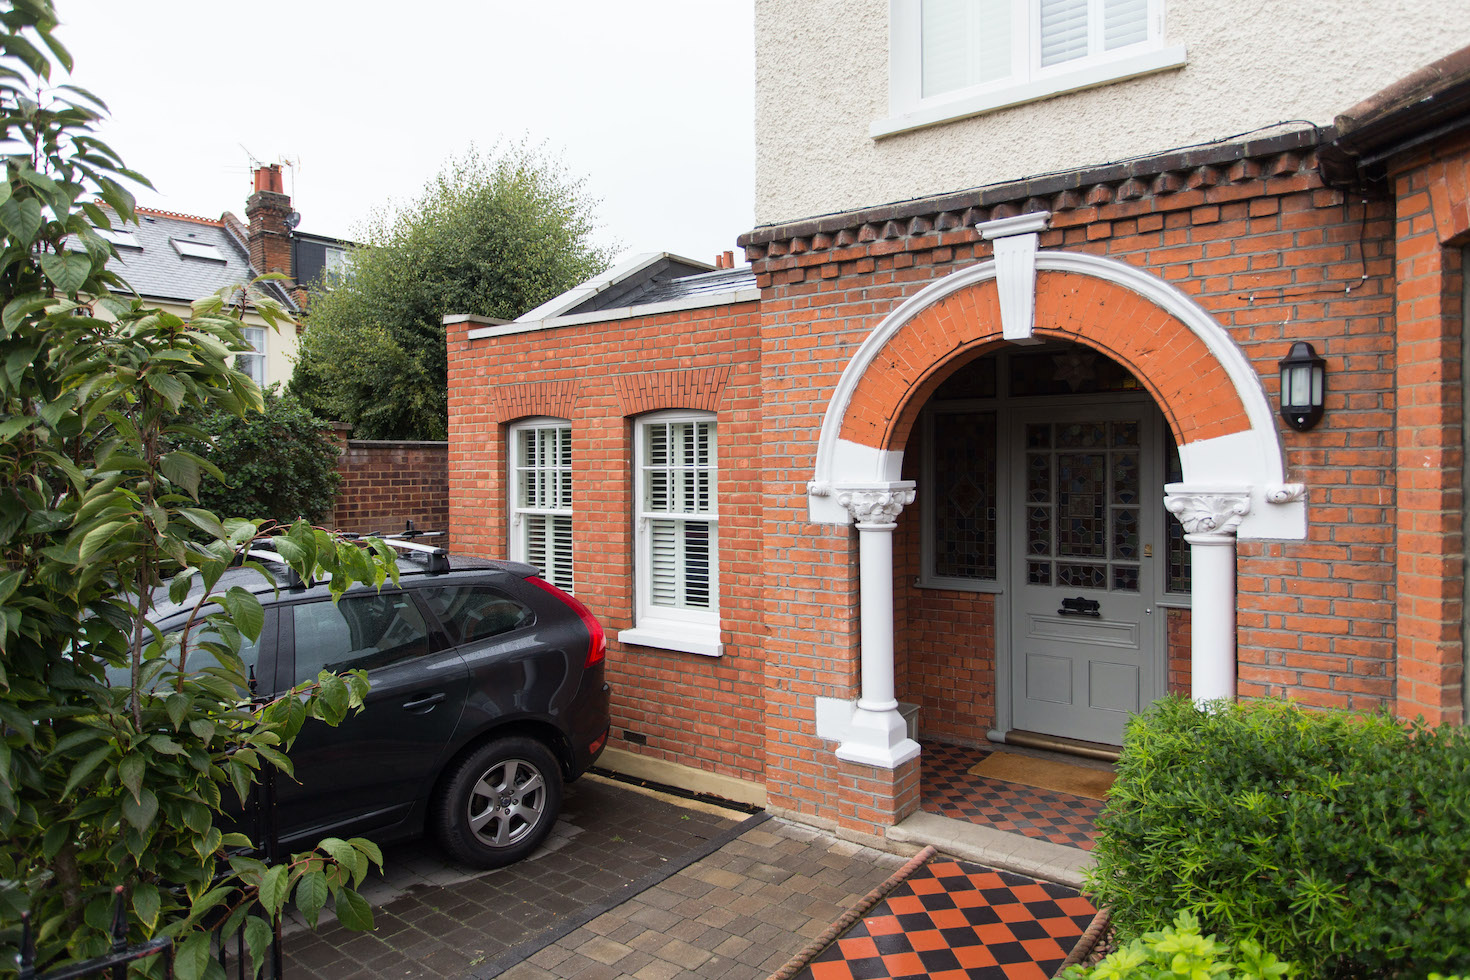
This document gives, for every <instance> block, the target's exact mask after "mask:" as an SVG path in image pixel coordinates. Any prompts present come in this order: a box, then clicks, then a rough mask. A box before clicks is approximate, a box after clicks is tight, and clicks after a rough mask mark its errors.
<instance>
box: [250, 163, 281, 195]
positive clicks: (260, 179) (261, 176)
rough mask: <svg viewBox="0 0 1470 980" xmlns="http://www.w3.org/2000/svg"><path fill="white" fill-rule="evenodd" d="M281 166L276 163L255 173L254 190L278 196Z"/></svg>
mask: <svg viewBox="0 0 1470 980" xmlns="http://www.w3.org/2000/svg"><path fill="white" fill-rule="evenodd" d="M281 187H282V184H281V165H280V164H278V163H271V164H267V165H266V166H264V167H261V168H260V169H259V170H257V171H255V190H256V192H257V193H259V192H260V191H269V192H270V193H272V194H280V193H282V191H281Z"/></svg>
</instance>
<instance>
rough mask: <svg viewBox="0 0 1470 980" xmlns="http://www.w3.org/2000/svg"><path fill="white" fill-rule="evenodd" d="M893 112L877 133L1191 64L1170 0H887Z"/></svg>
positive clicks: (876, 126) (875, 128)
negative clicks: (1168, 38)
mask: <svg viewBox="0 0 1470 980" xmlns="http://www.w3.org/2000/svg"><path fill="white" fill-rule="evenodd" d="M890 3H891V5H890V32H891V38H890V40H891V52H890V71H891V77H890V103H891V105H890V109H891V112H892V117H891V118H889V119H885V120H880V121H878V122H876V123H874V124H873V127H872V135H873V136H875V137H876V136H885V135H888V134H890V133H898V132H904V131H905V130H909V129H915V128H918V127H921V126H927V125H931V124H933V123H936V122H943V121H946V120H949V119H958V118H962V117H964V116H968V115H975V114H978V113H981V112H986V111H989V110H992V109H999V108H1004V107H1006V106H1011V105H1019V104H1021V103H1024V102H1031V101H1035V100H1037V99H1044V98H1047V97H1049V96H1052V95H1058V94H1061V93H1063V92H1068V91H1073V90H1076V89H1083V88H1090V87H1092V86H1095V85H1102V84H1105V83H1107V82H1112V81H1119V80H1121V79H1124V78H1131V77H1134V76H1136V75H1142V74H1147V73H1149V72H1154V71H1159V70H1161V69H1164V68H1172V67H1178V66H1180V65H1182V64H1184V49H1183V48H1182V47H1173V48H1165V47H1164V46H1163V21H1164V10H1163V6H1164V4H1163V0H890Z"/></svg>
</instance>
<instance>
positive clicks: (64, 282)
mask: <svg viewBox="0 0 1470 980" xmlns="http://www.w3.org/2000/svg"><path fill="white" fill-rule="evenodd" d="M41 271H42V272H44V273H46V278H47V279H50V280H51V281H52V282H53V283H55V284H56V288H58V289H60V290H61V291H62V292H63V293H65V294H66V295H68V296H74V295H76V294H77V293H78V292H80V291H81V288H82V286H83V285H84V284H85V283H86V282H87V279H88V278H89V277H90V276H91V275H92V259H91V257H89V256H87V255H86V254H84V253H79V252H47V253H46V254H44V255H42V256H41Z"/></svg>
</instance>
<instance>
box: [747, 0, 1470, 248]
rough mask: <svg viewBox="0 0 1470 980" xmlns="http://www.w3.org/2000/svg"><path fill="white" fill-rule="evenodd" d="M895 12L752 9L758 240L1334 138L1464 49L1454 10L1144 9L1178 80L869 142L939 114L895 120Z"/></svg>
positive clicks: (828, 2)
mask: <svg viewBox="0 0 1470 980" xmlns="http://www.w3.org/2000/svg"><path fill="white" fill-rule="evenodd" d="M989 2H991V3H994V2H997V0H989ZM1015 2H1017V3H1030V4H1032V5H1034V4H1035V3H1036V2H1037V0H1015ZM890 3H893V4H896V5H899V6H900V7H901V5H904V4H913V5H915V8H916V7H917V4H918V3H919V0H756V39H755V43H756V222H757V223H758V224H779V223H782V222H787V221H794V220H797V219H801V218H808V217H814V216H816V215H821V214H829V213H832V212H837V211H849V210H854V209H857V208H864V207H871V206H873V205H878V204H886V203H890V202H894V201H903V200H908V199H911V198H918V197H928V196H931V195H936V194H944V193H949V192H953V191H960V190H965V189H967V188H972V187H981V186H985V185H988V184H995V183H1002V182H1005V181H1010V180H1018V179H1022V178H1025V177H1029V176H1034V175H1037V174H1043V173H1050V172H1054V171H1059V170H1070V169H1074V168H1078V167H1086V166H1092V165H1098V164H1104V163H1111V162H1115V161H1118V160H1122V159H1126V158H1128V157H1133V156H1140V155H1148V154H1154V153H1162V152H1165V151H1168V150H1171V149H1174V148H1177V147H1183V146H1187V145H1190V144H1195V143H1201V142H1206V141H1210V140H1216V139H1221V138H1228V137H1231V136H1234V135H1236V134H1239V133H1245V132H1249V131H1254V130H1261V132H1260V133H1258V134H1255V135H1261V136H1266V135H1271V134H1272V133H1274V132H1280V131H1282V130H1283V127H1276V128H1264V129H1263V127H1272V126H1273V124H1276V123H1279V122H1283V121H1292V120H1294V121H1295V122H1293V123H1292V124H1291V125H1289V126H1286V127H1284V129H1298V128H1304V126H1305V123H1306V122H1312V123H1316V124H1318V125H1324V126H1325V125H1329V124H1330V123H1331V122H1332V120H1333V117H1334V116H1336V115H1337V114H1338V113H1340V112H1342V111H1344V110H1346V109H1348V108H1349V107H1351V106H1352V105H1354V104H1355V103H1357V102H1358V101H1360V100H1362V99H1364V98H1367V97H1368V96H1370V95H1372V94H1374V93H1375V92H1377V91H1378V90H1379V89H1381V88H1383V87H1385V86H1387V85H1389V84H1390V83H1392V82H1395V81H1397V80H1399V79H1400V78H1402V77H1404V76H1405V75H1408V74H1409V73H1411V72H1413V71H1414V70H1415V69H1417V68H1421V67H1423V66H1424V65H1426V64H1428V63H1429V62H1431V61H1434V60H1435V59H1437V58H1440V57H1443V56H1444V55H1446V54H1449V53H1450V52H1452V51H1455V50H1457V49H1459V48H1461V47H1463V46H1464V45H1465V44H1466V43H1470V3H1467V2H1464V0H1311V2H1308V0H1250V2H1244V3H1243V2H1241V0H1154V3H1155V4H1156V6H1155V10H1156V11H1157V13H1158V16H1159V18H1160V19H1159V22H1158V26H1159V27H1161V30H1160V31H1158V37H1157V38H1156V40H1157V42H1158V50H1157V52H1156V53H1157V54H1160V55H1162V57H1154V59H1153V60H1154V62H1160V61H1163V62H1167V61H1168V60H1169V56H1170V55H1177V53H1178V50H1179V49H1180V48H1183V49H1184V64H1183V66H1182V67H1167V68H1163V69H1161V70H1157V71H1155V73H1153V74H1147V75H1142V76H1139V77H1133V78H1130V79H1127V80H1124V81H1117V82H1110V83H1107V84H1102V85H1099V86H1098V87H1094V88H1088V89H1085V90H1081V91H1071V92H1066V93H1064V94H1060V95H1056V96H1054V97H1049V98H1044V99H1042V100H1039V101H1031V102H1026V103H1024V104H1020V105H1015V106H1011V107H1009V108H1000V109H995V110H991V111H987V112H984V113H983V114H980V115H974V116H970V117H967V118H961V119H957V120H954V121H948V122H939V123H936V124H932V125H925V126H922V128H915V129H909V130H906V131H900V132H894V133H892V135H878V136H875V135H873V134H874V133H875V132H885V131H891V130H895V129H902V127H903V126H905V125H913V124H915V123H916V122H919V123H922V122H924V121H925V119H926V117H925V113H926V112H927V113H928V116H930V117H932V116H933V115H936V114H942V113H943V108H942V106H941V108H940V110H939V112H938V113H936V112H935V111H934V107H933V104H932V103H933V100H930V104H929V105H927V106H923V107H920V108H919V111H917V112H915V111H913V110H914V108H915V107H914V106H912V105H908V106H893V105H891V102H890V79H889V65H890V45H889V22H890ZM1017 9H1020V8H1017ZM1139 63H1140V65H1141V66H1142V67H1144V68H1148V67H1151V65H1150V64H1149V58H1148V57H1144V58H1141V59H1139ZM1040 88H1041V89H1044V88H1045V85H1042V86H1040ZM1036 92H1037V88H1036V87H1035V86H1033V87H1032V88H1031V89H1030V90H1029V91H1027V92H1021V93H1019V94H1021V95H1035V94H1036ZM939 101H940V102H941V103H942V102H943V101H944V100H943V99H941V100H939ZM983 101H985V100H984V98H981V99H978V100H973V101H972V103H971V104H972V105H973V104H975V103H976V102H983ZM1000 101H1004V100H1003V99H1001V100H1000ZM962 108H963V107H962ZM906 110H907V115H905V111H906Z"/></svg>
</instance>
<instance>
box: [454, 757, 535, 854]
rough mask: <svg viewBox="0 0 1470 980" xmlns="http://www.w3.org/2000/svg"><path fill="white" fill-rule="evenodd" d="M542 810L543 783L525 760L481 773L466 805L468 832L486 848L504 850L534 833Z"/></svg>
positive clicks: (516, 760)
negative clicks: (503, 848) (500, 848)
mask: <svg viewBox="0 0 1470 980" xmlns="http://www.w3.org/2000/svg"><path fill="white" fill-rule="evenodd" d="M545 810H546V779H545V777H543V776H542V775H541V771H540V770H539V769H537V768H536V767H535V766H534V765H532V764H531V763H530V762H528V761H527V760H525V759H506V760H504V761H503V762H497V763H495V764H494V765H493V766H491V767H490V768H489V769H487V770H486V771H485V774H484V775H483V776H481V777H480V778H479V781H478V782H476V783H475V785H474V787H473V788H472V789H471V790H470V798H469V800H468V802H467V804H466V815H467V816H468V818H469V827H470V831H471V832H472V833H473V834H474V835H475V837H476V839H478V840H479V841H480V843H482V844H485V845H486V846H488V847H508V846H510V845H511V844H515V843H516V842H518V841H519V840H520V839H521V838H523V837H525V836H526V835H527V834H529V833H530V832H531V831H533V830H535V829H536V827H537V826H538V825H539V823H540V821H541V816H542V814H543V812H544V811H545Z"/></svg>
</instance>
